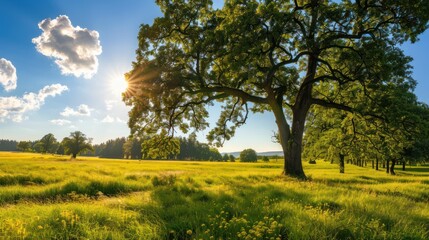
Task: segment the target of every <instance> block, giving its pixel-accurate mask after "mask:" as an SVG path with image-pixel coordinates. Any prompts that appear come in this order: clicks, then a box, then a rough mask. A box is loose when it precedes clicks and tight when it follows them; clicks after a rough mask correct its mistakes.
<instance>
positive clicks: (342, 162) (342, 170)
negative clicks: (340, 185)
mask: <svg viewBox="0 0 429 240" xmlns="http://www.w3.org/2000/svg"><path fill="white" fill-rule="evenodd" d="M340 173H344V155H343V154H341V153H340Z"/></svg>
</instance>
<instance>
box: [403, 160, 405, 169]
mask: <svg viewBox="0 0 429 240" xmlns="http://www.w3.org/2000/svg"><path fill="white" fill-rule="evenodd" d="M402 171H405V160H404V161H402Z"/></svg>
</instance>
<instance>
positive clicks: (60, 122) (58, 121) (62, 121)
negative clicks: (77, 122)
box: [50, 119, 71, 126]
mask: <svg viewBox="0 0 429 240" xmlns="http://www.w3.org/2000/svg"><path fill="white" fill-rule="evenodd" d="M50 122H51V123H53V124H55V125H58V126H64V125H67V124H70V123H71V122H70V121H69V120H66V119H52V120H51V121H50Z"/></svg>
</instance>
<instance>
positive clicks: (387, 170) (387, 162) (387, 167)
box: [386, 160, 390, 173]
mask: <svg viewBox="0 0 429 240" xmlns="http://www.w3.org/2000/svg"><path fill="white" fill-rule="evenodd" d="M389 172H390V171H389V160H387V161H386V173H389Z"/></svg>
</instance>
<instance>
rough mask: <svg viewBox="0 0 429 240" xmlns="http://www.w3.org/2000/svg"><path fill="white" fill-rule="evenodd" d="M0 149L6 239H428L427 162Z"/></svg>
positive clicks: (1, 223) (1, 235) (0, 212)
mask: <svg viewBox="0 0 429 240" xmlns="http://www.w3.org/2000/svg"><path fill="white" fill-rule="evenodd" d="M304 168H305V171H306V174H307V176H309V177H310V179H311V180H308V181H299V180H296V179H292V178H288V177H283V176H281V175H280V173H281V169H282V164H281V162H280V161H279V162H270V163H239V162H236V163H212V162H174V161H140V162H139V161H128V160H104V159H97V158H84V157H79V158H78V159H77V160H73V161H70V158H69V157H65V156H53V155H40V154H29V153H6V152H0V239H211V238H212V239H429V206H428V203H429V167H427V166H414V167H411V168H410V167H408V166H407V168H408V169H407V171H405V172H403V171H401V170H400V169H399V168H398V169H397V170H396V172H397V176H390V175H387V174H386V173H385V172H384V171H383V170H380V171H375V170H373V169H370V168H361V167H356V166H352V165H346V173H345V174H339V173H338V166H337V165H332V164H329V163H326V162H323V161H318V162H317V164H312V165H309V164H306V163H304Z"/></svg>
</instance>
